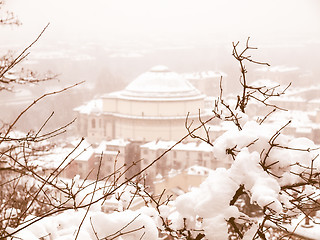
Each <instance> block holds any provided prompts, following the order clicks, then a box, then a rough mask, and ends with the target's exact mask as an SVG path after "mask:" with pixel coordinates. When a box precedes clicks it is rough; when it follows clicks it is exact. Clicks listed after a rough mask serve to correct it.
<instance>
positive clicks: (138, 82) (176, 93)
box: [121, 65, 202, 98]
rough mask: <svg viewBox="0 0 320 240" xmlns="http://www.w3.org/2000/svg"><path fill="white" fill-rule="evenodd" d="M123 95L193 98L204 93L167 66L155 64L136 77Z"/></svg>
mask: <svg viewBox="0 0 320 240" xmlns="http://www.w3.org/2000/svg"><path fill="white" fill-rule="evenodd" d="M121 95H122V96H126V97H134V98H190V97H191V98H193V97H200V96H202V94H201V93H200V91H199V90H198V89H196V88H195V87H194V86H193V85H192V84H191V83H190V82H188V81H187V80H186V79H184V78H183V77H182V76H181V75H179V74H178V73H175V72H172V71H170V70H169V69H168V68H167V67H166V66H162V65H159V66H155V67H153V68H151V69H150V70H149V71H148V72H145V73H143V74H141V75H140V76H138V77H137V78H136V79H134V80H133V81H132V82H131V83H130V84H129V85H128V86H127V87H126V88H125V89H124V90H123V91H122V94H121Z"/></svg>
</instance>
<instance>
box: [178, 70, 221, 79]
mask: <svg viewBox="0 0 320 240" xmlns="http://www.w3.org/2000/svg"><path fill="white" fill-rule="evenodd" d="M182 75H183V76H184V77H185V78H186V79H187V80H202V79H207V78H220V77H221V76H222V77H225V76H227V74H226V73H224V72H215V71H203V72H192V73H184V74H182Z"/></svg>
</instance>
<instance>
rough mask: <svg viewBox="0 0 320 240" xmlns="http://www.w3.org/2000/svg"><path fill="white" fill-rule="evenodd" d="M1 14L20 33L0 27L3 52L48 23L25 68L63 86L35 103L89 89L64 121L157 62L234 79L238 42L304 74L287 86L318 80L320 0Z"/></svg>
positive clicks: (49, 5) (20, 9)
mask: <svg viewBox="0 0 320 240" xmlns="http://www.w3.org/2000/svg"><path fill="white" fill-rule="evenodd" d="M5 9H6V10H9V11H12V12H14V13H15V15H16V16H17V17H18V19H19V20H20V21H21V22H22V25H21V26H18V27H17V26H2V27H1V30H0V32H1V38H0V46H1V51H2V52H4V51H6V50H8V49H10V50H13V51H15V52H17V53H18V52H19V51H21V50H22V49H23V48H24V47H26V46H27V45H28V44H30V43H31V42H32V41H33V40H34V39H35V38H36V36H37V35H38V34H39V33H40V32H41V31H42V29H43V28H44V27H45V26H46V25H47V24H48V23H50V25H49V27H48V29H47V30H46V31H45V33H44V35H43V36H42V37H41V39H40V40H39V41H38V42H37V43H36V45H35V46H34V47H33V48H32V49H31V54H30V55H29V56H28V61H26V62H24V63H23V64H26V66H28V68H32V69H35V70H37V71H39V72H45V71H47V70H51V71H53V72H55V73H57V74H59V78H58V79H59V81H53V82H49V83H45V84H42V85H41V86H37V87H31V90H28V91H30V92H31V96H39V95H40V94H42V93H43V92H46V91H50V90H52V89H57V88H61V87H64V86H66V85H68V84H73V83H76V82H79V81H83V80H85V81H86V83H85V84H83V85H82V87H80V88H78V90H77V91H75V92H74V93H73V92H71V93H69V94H68V99H69V100H67V101H65V102H64V103H65V110H64V114H63V116H64V117H65V116H66V115H72V108H73V107H75V106H77V105H81V104H82V103H83V102H84V101H86V100H90V99H92V98H93V97H94V96H98V95H99V94H103V93H105V92H111V91H115V90H120V89H122V88H123V87H124V86H126V84H128V83H129V82H130V81H132V80H133V79H134V78H135V77H137V76H138V75H139V74H141V73H143V72H145V71H147V70H148V69H150V68H151V67H152V66H154V65H158V64H163V65H167V66H168V67H169V68H170V69H171V70H173V71H176V72H178V73H184V72H194V71H209V70H212V71H217V72H224V73H226V76H227V77H226V81H227V82H228V81H230V80H234V79H238V77H239V68H238V65H237V63H236V61H234V59H233V58H232V56H231V50H232V42H233V41H240V42H241V43H245V41H246V40H247V37H251V41H250V43H251V45H252V46H255V47H258V50H257V51H255V52H254V54H253V55H254V57H255V58H256V59H258V60H262V61H267V62H269V63H270V64H271V66H274V67H277V66H282V67H284V68H291V69H298V70H296V71H295V72H293V73H292V74H290V75H288V76H289V78H290V79H288V81H293V82H294V84H295V85H302V84H308V85H310V84H317V83H318V82H319V76H320V70H319V67H318V62H319V61H320V24H319V23H320V14H319V13H320V2H319V1H318V0H305V1H303V0H283V1H276V0H270V1H257V0H245V1H238V0H230V1H216V0H200V1H196V0H161V1H160V0H135V1H133V0H92V1H84V0H68V1H65V0H55V1H52V0H28V1H25V0H10V1H6V4H5ZM249 70H252V69H250V68H249ZM251 73H252V78H253V79H255V78H257V77H259V74H257V73H256V72H255V71H254V69H253V70H252V71H251ZM229 86H230V87H229V89H227V90H230V91H233V90H235V89H234V84H229ZM22 95H23V94H22ZM26 95H28V94H26ZM28 97H30V96H29V95H28ZM1 98H2V101H4V100H3V99H8V98H10V99H11V98H13V96H12V95H8V94H2V96H1ZM66 98H67V97H66ZM61 99H63V97H61ZM57 102H58V100H57V99H55V100H49V105H50V106H49V107H48V105H47V107H43V106H42V110H41V111H43V108H45V109H52V108H53V109H54V108H57V109H59V107H60V106H59V104H57ZM24 103H25V102H24ZM47 104H48V101H47ZM17 105H19V106H20V108H17V109H21V108H22V106H23V104H17ZM9 106H10V108H11V109H12V106H11V105H9ZM56 111H57V110H56ZM12 112H13V111H12ZM15 114H16V112H14V113H12V115H15ZM48 114H49V113H48ZM9 115H10V114H9ZM64 117H61V118H64ZM67 117H69V116H67ZM39 121H40V120H39ZM30 124H31V125H32V123H30Z"/></svg>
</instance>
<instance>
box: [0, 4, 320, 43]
mask: <svg viewBox="0 0 320 240" xmlns="http://www.w3.org/2000/svg"><path fill="white" fill-rule="evenodd" d="M6 8H7V9H9V10H11V11H13V12H15V13H16V15H17V16H18V17H19V19H20V20H21V21H22V22H23V26H21V27H19V28H11V27H9V28H8V27H6V29H1V32H2V33H3V34H1V37H3V36H5V35H6V36H9V38H8V39H10V40H8V41H7V43H15V42H20V41H21V40H26V39H32V38H34V36H35V35H36V34H37V33H39V32H40V31H41V29H42V28H43V27H44V26H45V25H46V24H47V23H48V22H50V28H49V29H48V30H47V32H46V36H45V40H43V41H69V42H82V41H93V42H94V41H99V42H103V43H109V42H112V41H113V42H117V41H129V40H138V41H140V40H142V41H146V42H147V41H149V40H151V41H153V40H155V39H161V38H163V39H166V40H167V41H169V42H170V41H173V42H174V41H183V40H186V41H194V42H199V43H206V42H210V41H228V42H230V41H234V40H235V39H236V40H237V39H240V38H242V37H247V36H251V37H252V38H255V39H256V40H257V41H259V42H261V41H262V40H264V41H270V42H275V43H277V42H286V41H289V42H290V41H310V40H311V41H320V1H319V0H269V1H263V0H242V1H239V0H219V1H218V0H90V1H89V0H27V1H26V0H7V2H6ZM13 36H14V37H13ZM13 38H14V40H12V39H13ZM4 41H6V38H5V37H4V38H3V39H2V40H1V42H4Z"/></svg>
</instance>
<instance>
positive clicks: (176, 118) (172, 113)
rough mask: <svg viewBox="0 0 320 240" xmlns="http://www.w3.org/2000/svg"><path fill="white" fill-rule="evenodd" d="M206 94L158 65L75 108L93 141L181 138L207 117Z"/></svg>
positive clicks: (81, 127)
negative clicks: (189, 124) (188, 126)
mask: <svg viewBox="0 0 320 240" xmlns="http://www.w3.org/2000/svg"><path fill="white" fill-rule="evenodd" d="M205 98H206V95H204V94H202V93H201V92H200V91H199V90H198V89H196V88H195V87H194V86H193V85H192V84H191V83H190V82H188V81H187V80H186V79H184V78H183V77H182V75H180V74H178V73H176V72H173V71H170V70H169V69H168V68H167V67H165V66H155V67H153V68H151V69H150V70H149V71H147V72H145V73H143V74H141V75H140V76H138V77H137V78H136V79H134V80H133V81H132V82H131V83H130V84H129V85H127V87H126V88H125V89H123V90H121V91H118V92H112V93H108V94H105V95H103V96H101V97H100V98H99V99H94V100H92V101H90V102H89V103H87V104H86V105H83V106H80V107H78V108H76V109H75V111H76V112H77V114H78V132H79V133H80V134H81V135H82V136H85V137H87V139H88V141H89V142H92V143H97V142H100V141H102V140H110V139H125V140H131V141H139V142H148V141H153V140H159V139H161V140H166V141H169V140H173V141H177V140H179V139H180V138H181V137H183V136H184V135H186V134H187V130H186V128H185V121H186V116H187V114H188V113H189V121H190V122H191V121H192V120H197V119H198V118H199V113H200V115H201V116H202V117H203V118H205V117H206V116H207V115H208V113H207V112H206V110H205Z"/></svg>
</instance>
